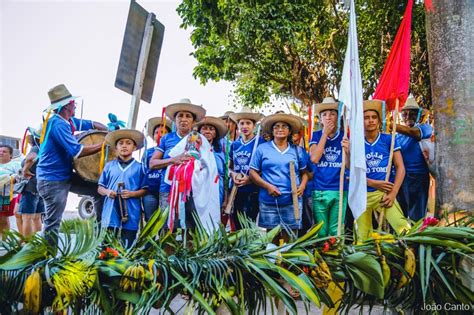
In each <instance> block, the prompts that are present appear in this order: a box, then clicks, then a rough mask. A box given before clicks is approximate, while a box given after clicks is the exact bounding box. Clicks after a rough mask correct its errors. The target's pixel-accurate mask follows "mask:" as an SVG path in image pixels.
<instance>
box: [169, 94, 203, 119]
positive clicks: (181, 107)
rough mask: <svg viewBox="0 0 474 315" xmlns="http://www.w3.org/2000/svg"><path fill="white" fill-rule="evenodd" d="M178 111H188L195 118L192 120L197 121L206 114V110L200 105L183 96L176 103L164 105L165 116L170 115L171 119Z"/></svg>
mask: <svg viewBox="0 0 474 315" xmlns="http://www.w3.org/2000/svg"><path fill="white" fill-rule="evenodd" d="M178 112H190V113H192V114H193V115H194V116H196V119H195V121H194V122H198V121H200V120H201V119H203V118H204V116H206V110H205V109H204V107H202V105H195V104H193V103H191V100H190V99H189V98H183V99H181V100H180V101H179V102H178V103H173V104H170V105H168V106H166V116H168V117H170V118H171V119H172V120H173V121H174V120H175V118H176V117H175V116H176V114H177V113H178Z"/></svg>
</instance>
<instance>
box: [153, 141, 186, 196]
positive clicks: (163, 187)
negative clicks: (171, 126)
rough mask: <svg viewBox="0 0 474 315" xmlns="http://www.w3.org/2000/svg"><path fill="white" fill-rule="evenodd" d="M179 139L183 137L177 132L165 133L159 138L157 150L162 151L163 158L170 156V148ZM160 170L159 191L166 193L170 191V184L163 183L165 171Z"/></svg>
mask: <svg viewBox="0 0 474 315" xmlns="http://www.w3.org/2000/svg"><path fill="white" fill-rule="evenodd" d="M181 139H183V138H182V137H180V136H179V135H178V133H177V132H170V133H167V134H165V135H164V136H163V138H161V140H160V145H159V146H158V150H159V151H161V152H162V153H163V157H162V159H163V160H164V159H168V158H169V157H170V151H171V149H173V148H174V147H175V146H176V145H177V144H178V142H180V141H181ZM162 172H163V173H162V175H163V176H161V184H160V192H163V193H166V192H169V191H170V188H171V186H170V185H168V184H167V183H165V176H164V173H165V171H164V170H163V171H162Z"/></svg>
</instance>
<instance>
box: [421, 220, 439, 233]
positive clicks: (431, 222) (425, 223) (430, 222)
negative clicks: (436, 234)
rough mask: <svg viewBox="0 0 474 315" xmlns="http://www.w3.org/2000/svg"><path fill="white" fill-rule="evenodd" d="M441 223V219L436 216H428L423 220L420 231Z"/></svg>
mask: <svg viewBox="0 0 474 315" xmlns="http://www.w3.org/2000/svg"><path fill="white" fill-rule="evenodd" d="M438 223H439V220H438V219H436V218H435V217H426V218H425V219H424V220H423V224H422V225H421V227H420V230H419V231H420V232H421V231H423V230H424V229H426V228H427V227H428V226H437V225H438Z"/></svg>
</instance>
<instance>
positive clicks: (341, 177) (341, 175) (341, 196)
mask: <svg viewBox="0 0 474 315" xmlns="http://www.w3.org/2000/svg"><path fill="white" fill-rule="evenodd" d="M343 117H344V119H343V120H342V121H343V124H344V138H343V139H345V138H346V137H347V130H348V127H349V126H348V124H347V121H346V106H344V113H343ZM342 151H343V152H342V164H341V171H340V173H339V215H338V218H337V236H341V230H342V211H343V210H344V209H342V205H343V199H344V175H345V170H346V163H347V162H346V155H345V154H344V149H343V150H342Z"/></svg>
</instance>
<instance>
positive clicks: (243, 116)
mask: <svg viewBox="0 0 474 315" xmlns="http://www.w3.org/2000/svg"><path fill="white" fill-rule="evenodd" d="M229 117H230V119H232V120H233V121H235V122H236V123H238V122H239V120H241V119H249V120H253V121H255V122H258V121H260V120H261V119H262V118H263V117H265V116H264V115H263V114H260V113H250V112H243V113H233V114H230V115H229Z"/></svg>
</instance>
